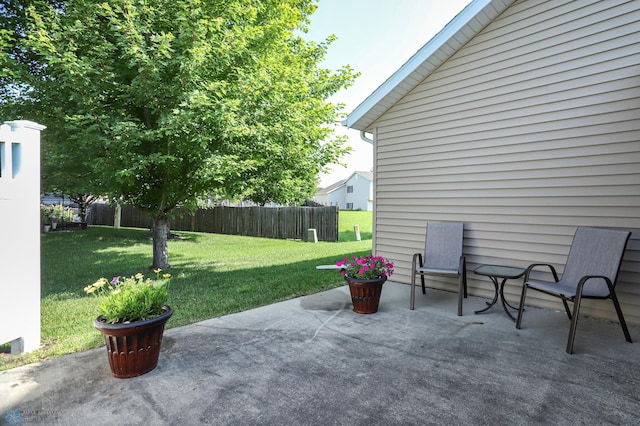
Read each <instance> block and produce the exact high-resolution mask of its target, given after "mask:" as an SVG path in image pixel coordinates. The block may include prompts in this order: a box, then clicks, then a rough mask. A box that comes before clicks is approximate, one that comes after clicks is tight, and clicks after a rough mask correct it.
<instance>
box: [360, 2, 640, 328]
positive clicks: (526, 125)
mask: <svg viewBox="0 0 640 426" xmlns="http://www.w3.org/2000/svg"><path fill="white" fill-rule="evenodd" d="M638 28H640V2H638V1H629V2H624V1H613V0H605V1H588V0H581V1H579V2H577V1H561V0H554V1H536V0H527V1H517V2H516V3H514V4H513V5H512V6H511V7H509V8H508V9H507V10H506V11H505V12H504V13H503V14H502V15H500V16H498V17H497V18H496V19H495V20H494V21H493V22H492V23H491V24H489V25H488V26H487V27H486V28H485V29H484V30H483V31H482V32H480V33H479V34H478V35H477V36H476V37H475V38H473V39H472V40H471V41H470V42H469V43H467V45H466V46H464V47H463V48H461V49H460V50H458V51H457V52H456V53H455V54H454V55H453V56H452V57H451V58H449V59H448V60H447V61H446V62H444V64H442V65H441V66H440V67H439V68H438V69H437V70H436V71H434V72H433V73H431V74H430V75H429V76H428V77H427V78H426V80H425V81H423V82H422V83H421V84H420V85H418V86H417V87H416V88H415V89H414V90H413V91H411V92H410V93H409V94H408V95H406V96H405V97H404V98H402V99H401V100H399V101H398V102H397V103H396V105H394V106H393V107H392V108H391V109H389V110H388V111H387V112H386V113H385V114H384V115H382V116H381V117H380V118H379V119H378V120H377V121H376V122H375V123H374V125H373V126H372V128H374V129H375V132H374V134H375V156H376V163H375V168H376V174H375V176H376V177H375V217H374V222H375V223H374V229H375V240H374V250H375V251H376V253H378V254H382V255H384V256H386V257H389V258H391V259H393V260H394V261H395V263H396V265H397V269H396V274H395V275H394V279H395V280H396V281H398V282H404V283H409V282H410V269H411V268H410V267H411V257H412V255H413V253H415V252H418V251H421V250H422V249H423V245H424V232H425V222H426V221H427V220H452V221H462V222H464V223H465V248H464V251H465V255H466V256H467V265H468V269H469V274H468V278H469V285H470V292H471V294H474V295H479V296H484V297H490V296H491V295H492V294H493V289H492V284H491V283H490V281H488V279H486V278H484V277H478V276H475V275H474V274H473V273H472V270H473V269H474V268H475V267H476V266H477V265H479V264H481V263H497V264H506V265H521V266H526V265H528V264H530V263H538V262H541V263H551V264H554V265H555V266H556V267H557V268H558V269H559V271H560V272H561V271H562V265H563V264H564V261H565V260H566V256H567V254H568V251H569V246H570V244H571V239H572V237H573V233H574V231H575V228H576V227H577V226H595V227H609V228H620V229H627V230H630V231H633V235H632V237H631V240H630V242H629V245H628V248H627V252H626V255H625V258H624V262H623V265H622V268H621V273H620V276H619V280H618V288H617V290H618V294H619V297H620V299H621V304H622V308H623V312H624V314H625V316H626V318H627V320H628V321H629V322H630V323H635V324H640V32H639V31H638ZM539 277H540V278H548V277H549V275H548V274H546V273H544V274H540V276H539ZM430 285H431V286H433V287H436V288H444V289H448V290H451V291H455V290H456V288H457V287H456V284H455V282H454V281H452V280H449V279H446V278H433V279H430ZM520 289H521V280H518V281H510V282H509V284H508V286H507V288H506V290H505V293H506V294H507V297H508V299H509V300H512V301H516V300H518V298H519V294H520ZM527 300H528V302H529V303H532V304H536V305H538V306H544V307H551V308H554V309H559V310H561V309H562V305H561V304H560V303H558V302H557V301H556V300H555V299H552V298H548V297H546V296H544V295H542V294H537V293H534V292H532V293H531V294H530V295H529V296H528V298H527ZM407 303H408V301H407ZM584 307H585V309H583V310H582V313H583V314H592V315H597V316H599V317H604V318H609V319H615V318H616V317H615V312H614V311H613V308H612V305H611V302H610V301H606V302H602V301H586V302H585V304H584ZM465 314H471V312H470V311H469V310H468V309H465Z"/></svg>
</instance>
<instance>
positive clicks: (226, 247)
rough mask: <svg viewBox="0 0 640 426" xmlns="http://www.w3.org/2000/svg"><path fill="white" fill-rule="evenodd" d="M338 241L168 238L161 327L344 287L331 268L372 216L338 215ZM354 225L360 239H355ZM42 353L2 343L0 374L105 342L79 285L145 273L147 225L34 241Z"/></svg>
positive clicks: (364, 245) (367, 239) (352, 248)
mask: <svg viewBox="0 0 640 426" xmlns="http://www.w3.org/2000/svg"><path fill="white" fill-rule="evenodd" d="M339 222H340V229H339V239H340V241H339V242H337V243H328V242H319V243H316V244H313V243H307V242H302V241H293V240H274V239H267V238H252V237H240V236H232V235H221V234H204V233H194V232H176V233H175V234H176V235H178V237H179V238H176V239H172V240H170V241H169V262H170V263H171V265H172V268H171V270H170V271H169V272H170V273H171V274H172V277H171V287H170V289H169V305H171V307H172V308H173V309H174V314H173V317H172V318H171V319H170V320H169V322H168V323H167V328H171V327H177V326H182V325H186V324H191V323H193V322H197V321H202V320H205V319H209V318H214V317H218V316H221V315H226V314H230V313H234V312H239V311H244V310H248V309H252V308H256V307H259V306H264V305H268V304H271V303H275V302H278V301H282V300H287V299H291V298H294V297H299V296H303V295H306V294H312V293H315V292H318V291H323V290H327V289H330V288H334V287H338V286H341V285H343V284H344V281H343V280H342V278H341V276H340V275H339V274H338V273H336V272H334V271H318V270H316V269H315V267H316V265H324V264H332V263H335V261H336V260H339V259H341V258H342V257H344V256H345V255H348V254H352V253H355V254H359V255H363V254H366V253H369V252H370V251H371V228H372V223H371V212H352V211H342V212H340V220H339ZM354 224H358V225H359V227H360V234H361V237H362V241H356V237H355V235H354V232H353V225H354ZM41 251H42V265H41V275H42V284H41V285H42V287H41V326H42V347H41V348H40V349H38V350H36V351H33V352H31V353H27V354H23V355H10V354H8V352H9V351H10V346H9V345H8V344H5V345H0V370H6V369H9V368H13V367H17V366H19V365H25V364H29V363H33V362H37V361H42V360H45V359H50V358H55V357H58V356H61V355H65V354H69V353H73V352H78V351H83V350H87V349H91V348H95V347H99V346H102V345H104V340H103V337H102V335H101V334H100V333H98V332H97V331H96V330H95V329H94V328H93V325H92V324H93V319H94V318H95V317H96V316H97V314H96V300H95V299H94V298H92V297H89V296H87V295H86V294H85V293H84V292H83V290H82V289H83V288H84V287H85V286H86V285H88V284H91V283H93V282H94V281H95V280H96V279H98V278H100V277H106V278H109V279H111V277H113V276H116V275H133V274H135V273H137V272H142V273H144V274H145V275H148V276H152V275H153V273H152V271H149V270H148V268H149V266H150V265H151V263H152V241H151V236H150V232H149V231H148V230H145V229H135V228H124V229H119V230H115V229H113V228H110V227H98V226H96V227H89V228H88V229H86V230H84V231H74V232H60V233H48V234H42V236H41Z"/></svg>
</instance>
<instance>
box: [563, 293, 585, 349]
mask: <svg viewBox="0 0 640 426" xmlns="http://www.w3.org/2000/svg"><path fill="white" fill-rule="evenodd" d="M563 301H564V299H563ZM581 301H582V288H580V289H579V290H578V294H577V295H576V298H575V299H574V300H573V313H572V314H571V326H570V327H569V339H568V340H567V353H568V354H572V353H573V341H574V340H575V338H576V329H577V328H578V316H579V314H580V302H581Z"/></svg>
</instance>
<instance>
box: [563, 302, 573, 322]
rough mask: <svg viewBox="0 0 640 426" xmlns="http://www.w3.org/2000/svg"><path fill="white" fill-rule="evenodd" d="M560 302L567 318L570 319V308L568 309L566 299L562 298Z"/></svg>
mask: <svg viewBox="0 0 640 426" xmlns="http://www.w3.org/2000/svg"><path fill="white" fill-rule="evenodd" d="M562 304H563V305H564V311H565V312H566V313H567V316H568V317H569V320H571V309H569V305H568V304H567V300H566V299H564V298H563V299H562Z"/></svg>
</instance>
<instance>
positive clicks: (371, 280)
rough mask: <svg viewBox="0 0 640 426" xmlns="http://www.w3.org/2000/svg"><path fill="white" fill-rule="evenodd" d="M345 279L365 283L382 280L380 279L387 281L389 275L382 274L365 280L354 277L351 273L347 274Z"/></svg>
mask: <svg viewBox="0 0 640 426" xmlns="http://www.w3.org/2000/svg"><path fill="white" fill-rule="evenodd" d="M344 279H345V280H347V281H352V282H355V283H363V284H364V283H377V282H380V281H382V282H385V281H387V277H382V276H381V277H378V278H372V279H370V280H364V279H361V278H354V277H351V276H349V275H345V276H344Z"/></svg>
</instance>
